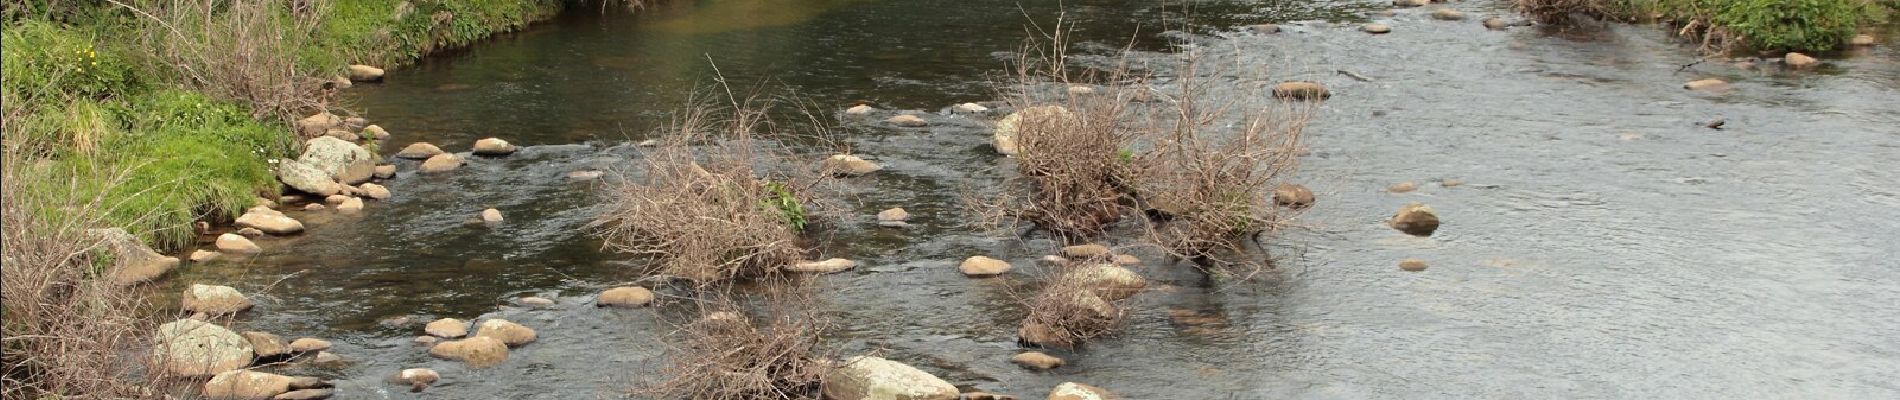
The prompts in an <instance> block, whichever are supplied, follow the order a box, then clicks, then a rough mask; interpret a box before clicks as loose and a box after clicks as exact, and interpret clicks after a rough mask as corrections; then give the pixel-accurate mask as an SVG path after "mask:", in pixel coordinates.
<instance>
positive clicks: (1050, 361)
mask: <svg viewBox="0 0 1900 400" xmlns="http://www.w3.org/2000/svg"><path fill="white" fill-rule="evenodd" d="M1009 361H1010V362H1014V363H1016V365H1021V366H1023V368H1029V369H1051V368H1055V367H1060V366H1062V359H1061V358H1056V356H1052V355H1048V354H1043V353H1041V352H1035V351H1032V352H1028V353H1022V354H1017V355H1016V356H1015V357H1010V358H1009Z"/></svg>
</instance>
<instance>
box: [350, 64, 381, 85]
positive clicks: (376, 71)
mask: <svg viewBox="0 0 1900 400" xmlns="http://www.w3.org/2000/svg"><path fill="white" fill-rule="evenodd" d="M350 80H351V81H356V82H381V81H382V80H383V69H382V68H376V67H372V66H368V65H363V64H350Z"/></svg>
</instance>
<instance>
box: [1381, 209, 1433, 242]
mask: <svg viewBox="0 0 1900 400" xmlns="http://www.w3.org/2000/svg"><path fill="white" fill-rule="evenodd" d="M1392 228H1393V229H1398V230H1399V231H1400V232H1405V233H1407V234H1411V235H1415V236H1431V234H1432V232H1434V231H1437V230H1438V214H1437V213H1434V212H1432V208H1431V207H1430V206H1427V205H1425V204H1422V203H1410V204H1406V205H1405V206H1404V207H1399V213H1398V214H1393V215H1392Z"/></svg>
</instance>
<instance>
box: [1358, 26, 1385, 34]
mask: <svg viewBox="0 0 1900 400" xmlns="http://www.w3.org/2000/svg"><path fill="white" fill-rule="evenodd" d="M1359 30H1361V31H1365V32H1366V33H1391V32H1392V27H1390V26H1386V25H1385V24H1365V25H1364V26H1360V27H1359Z"/></svg>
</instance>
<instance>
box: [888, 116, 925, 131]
mask: <svg viewBox="0 0 1900 400" xmlns="http://www.w3.org/2000/svg"><path fill="white" fill-rule="evenodd" d="M884 122H889V123H891V125H897V126H901V127H905V128H922V127H925V126H930V122H929V121H925V120H924V119H923V117H918V116H915V115H910V114H902V115H898V116H894V117H891V118H890V119H887V120H884Z"/></svg>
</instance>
